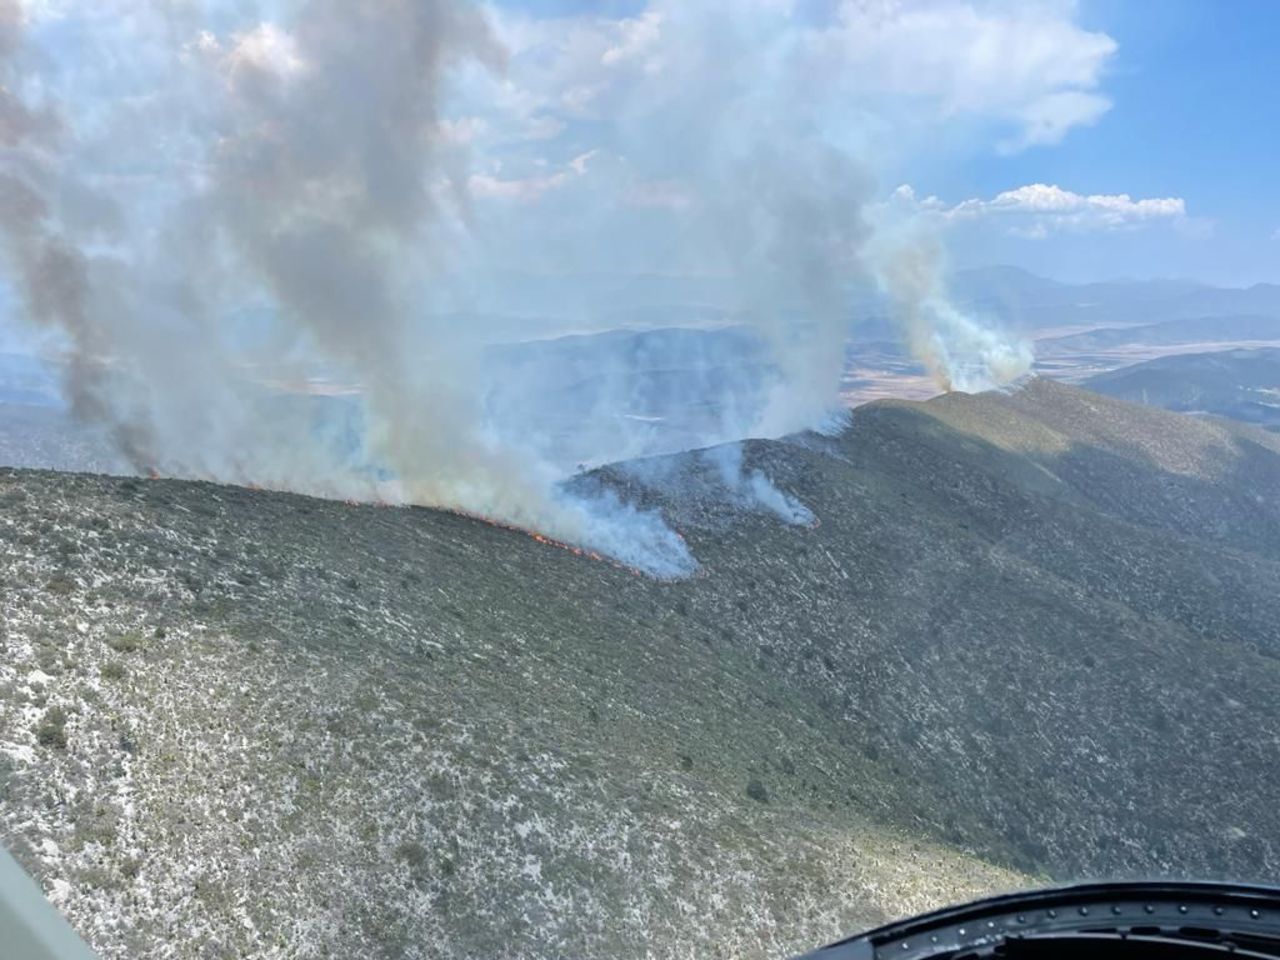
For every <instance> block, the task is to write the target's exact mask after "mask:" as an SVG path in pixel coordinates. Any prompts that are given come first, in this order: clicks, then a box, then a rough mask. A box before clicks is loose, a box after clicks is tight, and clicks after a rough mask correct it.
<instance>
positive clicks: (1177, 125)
mask: <svg viewBox="0 0 1280 960" xmlns="http://www.w3.org/2000/svg"><path fill="white" fill-rule="evenodd" d="M1079 21H1080V23H1081V24H1082V25H1084V26H1085V27H1086V28H1088V29H1091V30H1100V31H1103V32H1105V33H1107V34H1108V35H1109V36H1111V37H1112V38H1113V39H1114V40H1115V41H1116V43H1117V44H1118V50H1117V52H1116V54H1115V55H1114V57H1113V59H1112V61H1111V62H1110V63H1109V64H1108V65H1107V68H1106V69H1105V71H1104V75H1103V80H1102V90H1103V91H1104V92H1105V93H1106V95H1107V96H1108V97H1109V98H1110V99H1111V101H1112V107H1111V109H1110V110H1109V111H1108V112H1107V113H1105V114H1104V115H1103V116H1102V117H1101V118H1100V119H1099V120H1098V121H1097V122H1096V123H1095V124H1094V125H1092V126H1082V127H1077V128H1075V129H1073V130H1072V131H1071V132H1070V133H1069V134H1068V135H1067V136H1066V137H1065V138H1064V139H1063V141H1062V142H1061V143H1059V144H1056V145H1050V146H1042V147H1034V148H1030V149H1027V150H1025V151H1021V152H1018V153H1014V154H1009V155H1002V154H1000V153H999V152H996V151H989V150H987V151H979V152H976V153H974V154H972V155H971V156H968V157H967V158H965V159H964V160H963V161H962V162H957V163H947V164H942V165H935V166H933V167H932V168H931V169H930V171H929V174H928V176H927V178H925V179H926V180H927V182H921V183H917V184H916V186H917V189H920V188H923V189H925V190H928V191H929V192H935V193H938V194H940V195H942V196H948V197H959V196H985V195H991V194H993V193H996V192H998V191H1000V190H1004V189H1008V188H1009V187H1010V186H1012V185H1015V184H1020V183H1031V182H1044V183H1052V184H1058V185H1060V186H1062V187H1064V188H1066V189H1070V190H1073V191H1076V192H1079V193H1108V194H1111V193H1129V194H1131V195H1133V196H1135V197H1138V196H1143V197H1167V196H1174V197H1181V198H1183V199H1185V201H1186V207H1187V215H1188V217H1190V218H1192V220H1193V221H1196V223H1195V225H1194V226H1193V227H1192V228H1191V229H1169V228H1167V227H1161V228H1159V229H1144V230H1141V231H1138V232H1136V233H1128V232H1122V233H1117V234H1112V235H1098V234H1089V235H1082V236H1074V237H1065V238H1053V239H1052V240H1050V241H1048V242H1044V241H1041V242H1029V241H1021V242H1019V241H1017V240H1016V239H1011V238H988V242H986V243H984V244H982V245H981V246H980V247H979V248H978V249H976V250H972V251H969V252H968V254H966V260H967V261H969V262H982V261H984V260H989V259H997V260H1006V261H1011V262H1017V263H1022V264H1025V265H1027V266H1029V267H1030V268H1032V269H1034V270H1036V271H1038V272H1042V273H1046V274H1049V275H1054V276H1061V277H1063V278H1070V279H1096V278H1101V277H1107V276H1113V275H1119V274H1128V275H1134V276H1175V275H1176V276H1190V277H1198V278H1203V279H1208V280H1213V281H1219V282H1224V283H1230V284H1247V283H1251V282H1255V281H1260V280H1267V281H1272V282H1275V281H1280V239H1278V238H1277V231H1278V230H1280V185H1278V182H1277V178H1276V170H1277V159H1278V158H1280V60H1277V51H1280V4H1277V3H1274V2H1271V0H1232V2H1227V3H1219V2H1214V0H1160V2H1158V3H1152V2H1145V0H1129V2H1115V0H1105V2H1104V0H1095V2H1089V3H1085V4H1084V5H1083V6H1082V8H1081V10H1080V13H1079Z"/></svg>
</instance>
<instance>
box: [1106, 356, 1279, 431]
mask: <svg viewBox="0 0 1280 960" xmlns="http://www.w3.org/2000/svg"><path fill="white" fill-rule="evenodd" d="M1084 386H1085V387H1086V388H1087V389H1089V390H1093V391H1095V392H1097V393H1105V394H1106V395H1107V396H1109V397H1118V398H1119V399H1121V400H1128V401H1130V402H1131V403H1147V404H1151V405H1152V406H1155V407H1164V408H1165V409H1166V410H1177V411H1179V412H1180V413H1209V414H1214V415H1216V416H1220V417H1230V418H1231V419H1232V420H1240V421H1242V422H1244V423H1252V424H1254V425H1255V426H1259V427H1263V428H1265V429H1267V430H1280V348H1276V347H1260V348H1258V349H1255V350H1220V351H1217V352H1214V353H1189V354H1180V355H1178V356H1173V357H1160V358H1158V359H1156V360H1148V361H1147V362H1145V363H1137V364H1134V365H1133V366H1129V367H1122V368H1121V369H1119V370H1112V371H1109V372H1107V373H1104V374H1100V375H1099V376H1096V377H1091V378H1090V379H1089V380H1087V381H1085V383H1084Z"/></svg>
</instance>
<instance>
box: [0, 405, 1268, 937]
mask: <svg viewBox="0 0 1280 960" xmlns="http://www.w3.org/2000/svg"><path fill="white" fill-rule="evenodd" d="M746 460H747V464H748V468H749V469H761V470H763V471H764V472H765V473H766V474H767V475H768V476H769V477H770V478H771V479H772V480H773V481H774V482H775V483H776V484H777V485H778V486H779V487H780V488H782V489H783V490H785V491H787V492H789V493H791V494H794V495H795V496H797V497H799V498H800V499H801V500H802V501H804V503H806V504H807V505H808V506H809V507H810V508H811V509H812V510H813V511H814V513H815V514H816V515H817V517H818V519H819V524H818V525H817V526H816V527H797V526H787V525H784V524H782V523H781V522H779V521H777V520H776V519H774V518H773V517H772V516H771V515H770V514H768V513H766V512H752V511H750V510H744V509H743V508H742V507H741V506H740V505H737V506H735V505H733V504H731V503H730V501H729V500H728V499H727V498H725V497H722V496H719V495H717V493H716V490H715V489H714V485H713V484H708V482H707V481H706V476H705V470H704V469H703V466H702V465H701V461H700V460H699V459H698V458H696V457H690V456H681V457H673V458H666V459H665V460H660V461H646V462H644V463H642V464H633V465H628V466H625V467H620V468H611V469H609V470H606V471H603V472H601V473H598V474H595V475H592V476H588V477H585V478H583V479H582V480H581V481H580V482H582V483H587V484H594V483H604V484H609V485H613V486H615V487H618V488H620V489H623V490H625V491H626V492H627V493H628V494H629V495H630V496H632V497H634V498H637V499H640V500H642V501H644V502H647V503H650V504H651V505H653V506H661V507H664V508H665V509H667V511H668V513H669V516H670V517H671V519H672V521H673V522H674V523H675V525H676V526H677V527H678V528H679V529H681V530H682V532H683V533H684V535H685V536H686V537H687V539H688V541H689V543H690V545H691V547H692V549H693V551H694V553H695V554H696V556H697V557H698V558H699V560H700V562H701V564H702V567H701V570H700V572H699V573H698V574H697V575H696V576H694V577H693V578H691V579H689V580H685V581H681V582H675V583H660V582H656V581H653V580H648V579H644V578H640V577H637V576H634V575H632V574H630V573H628V572H627V571H625V570H621V569H618V568H616V567H613V566H611V565H609V564H606V563H601V562H596V561H591V560H588V559H585V558H582V557H578V556H575V555H573V554H571V553H569V552H567V551H564V550H560V549H557V548H555V547H549V546H546V545H543V544H540V543H537V542H535V541H534V540H533V539H531V538H529V537H526V536H524V535H523V534H520V533H516V532H513V531H509V530H504V529H501V528H497V527H491V526H488V525H486V524H484V523H482V522H479V521H475V520H470V519H466V518H463V517H458V516H453V515H449V514H443V513H439V512H435V511H428V510H416V509H415V510H401V509H389V508H378V507H368V506H365V507H352V506H347V505H344V504H340V503H331V502H323V501H315V500H309V499H306V498H302V497H296V496H290V495H280V494H271V493H264V492H253V491H246V490H239V489H234V488H225V487H214V486H210V485H202V484H189V483H178V482H168V481H142V480H123V481H122V480H119V479H106V478H97V477H87V476H71V475H55V474H49V473H35V472H12V473H8V474H5V475H4V476H3V478H2V479H0V503H2V504H3V507H2V511H3V512H2V513H0V577H2V578H3V594H2V596H3V604H4V609H3V614H4V618H5V638H4V650H3V657H2V658H0V685H2V686H0V749H2V750H3V753H4V756H5V757H7V760H0V823H2V824H3V840H4V842H6V843H7V844H8V845H9V846H10V847H11V848H12V849H13V850H14V852H15V853H16V854H17V855H18V856H19V858H20V859H21V860H22V861H23V862H24V863H25V864H26V865H27V866H28V867H29V868H31V869H32V870H33V871H34V872H35V873H36V874H37V875H38V876H39V877H40V879H41V880H42V881H43V882H44V884H45V887H46V889H48V890H51V891H53V892H54V894H55V896H57V897H58V898H60V900H61V902H62V904H63V906H64V908H65V909H66V910H67V912H68V913H69V914H70V915H71V916H72V918H73V919H74V921H75V922H76V923H77V925H78V926H79V928H80V929H81V930H82V931H84V932H85V933H86V934H87V935H88V936H89V937H90V939H91V940H92V941H93V942H94V943H95V945H97V946H98V947H99V948H100V949H102V950H103V952H104V953H106V954H107V955H109V956H125V955H135V954H136V955H143V956H180V957H187V956H204V955H215V956H216V955H219V954H218V951H219V950H221V951H223V952H225V953H227V954H229V955H231V954H236V953H239V952H243V951H248V952H250V953H254V954H266V955H271V952H272V950H277V951H279V952H285V947H284V944H291V945H295V946H297V945H301V944H306V945H309V946H310V947H312V948H315V949H317V950H318V949H321V948H323V949H327V950H328V951H330V952H332V953H334V954H337V955H379V952H381V953H383V954H385V955H391V956H398V955H401V954H407V955H411V956H412V955H421V956H441V957H452V956H458V957H461V956H620V957H629V956H645V955H654V956H688V957H707V956H726V957H728V956H776V955H779V954H785V953H786V951H788V950H798V949H800V948H801V947H803V946H806V945H811V944H813V943H815V942H817V941H820V940H822V939H823V938H829V937H832V936H834V935H835V934H836V933H837V932H838V931H839V930H840V929H843V928H852V927H857V926H859V925H862V924H866V923H869V922H872V921H874V920H875V919H877V918H879V917H882V916H884V915H885V914H887V913H888V914H897V913H904V912H909V911H912V910H917V909H920V908H923V907H925V906H928V905H931V904H935V903H939V902H942V901H946V900H954V899H962V898H965V897H969V896H972V895H974V894H976V893H978V892H981V891H985V890H992V889H998V888H1002V887H1007V886H1009V885H1013V884H1025V883H1029V882H1034V880H1033V877H1035V876H1037V875H1040V876H1052V877H1059V878H1065V877H1072V876H1077V875H1082V874H1088V875H1092V876H1098V875H1105V874H1113V873H1124V874H1134V873H1141V874H1148V873H1166V872H1167V873H1186V874H1191V875H1196V876H1206V875H1208V876H1226V875H1233V876H1237V877H1241V878H1250V879H1262V878H1267V877H1269V876H1273V875H1274V866H1275V864H1276V862H1277V857H1278V855H1280V812H1278V811H1277V810H1276V809H1275V808H1274V804H1273V803H1272V798H1273V797H1274V796H1275V795H1276V791H1277V787H1278V786H1280V784H1278V783H1277V780H1280V773H1277V771H1278V770H1280V766H1278V765H1277V760H1280V757H1278V756H1277V754H1278V753H1280V751H1278V750H1277V743H1280V722H1278V721H1277V707H1276V706H1275V705H1276V704H1277V703H1280V670H1278V669H1277V661H1276V657H1277V655H1280V589H1278V588H1280V503H1278V502H1277V497H1280V438H1277V437H1275V436H1272V435H1269V434H1266V433H1262V432H1256V431H1251V430H1249V429H1247V428H1243V427H1241V428H1236V427H1232V426H1228V425H1225V424H1222V423H1218V422H1208V421H1194V420H1190V419H1188V418H1184V417H1179V416H1177V415H1174V414H1167V413H1164V412H1163V411H1159V410H1153V409H1148V408H1140V407H1135V406H1129V405H1126V404H1123V403H1120V402H1117V401H1113V400H1108V399H1105V398H1102V397H1098V396H1095V395H1092V394H1086V393H1084V392H1082V391H1079V390H1075V389H1072V388H1068V387H1063V386H1059V385H1055V384H1051V383H1047V382H1043V381H1034V382H1033V383H1032V384H1030V385H1029V386H1028V387H1027V388H1025V389H1024V390H1022V391H1020V392H1019V393H1017V394H1015V395H1012V396H999V395H984V396H980V397H969V396H963V395H950V396H947V397H943V398H939V399H937V400H934V401H930V402H928V403H925V404H912V403H899V402H884V403H877V404H872V405H869V406H867V407H863V408H860V409H859V410H857V411H855V413H854V415H853V418H852V421H851V423H850V425H849V427H848V429H847V430H846V431H845V432H844V433H843V434H841V435H840V436H839V437H834V438H824V437H817V436H803V437H797V438H793V439H791V440H787V441H779V442H759V443H752V444H749V445H748V450H747V457H746Z"/></svg>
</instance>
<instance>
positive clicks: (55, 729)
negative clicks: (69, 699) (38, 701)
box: [36, 707, 67, 750]
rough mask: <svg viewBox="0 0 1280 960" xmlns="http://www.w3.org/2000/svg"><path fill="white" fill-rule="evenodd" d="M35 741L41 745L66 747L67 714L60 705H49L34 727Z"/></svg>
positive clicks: (59, 748) (58, 747) (57, 747)
mask: <svg viewBox="0 0 1280 960" xmlns="http://www.w3.org/2000/svg"><path fill="white" fill-rule="evenodd" d="M36 742H37V743H39V744H40V745H41V746H42V747H54V748H56V749H58V750H65V749H67V714H66V711H64V710H63V709H62V708H61V707H50V708H49V709H48V710H46V711H45V712H44V716H43V717H42V718H41V719H40V725H39V726H37V727H36Z"/></svg>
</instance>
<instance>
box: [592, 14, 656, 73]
mask: <svg viewBox="0 0 1280 960" xmlns="http://www.w3.org/2000/svg"><path fill="white" fill-rule="evenodd" d="M617 30H618V38H617V40H616V42H615V43H614V44H613V45H612V46H610V47H609V48H608V49H607V50H605V52H604V53H603V54H601V55H600V62H601V63H602V64H604V65H605V66H611V65H613V64H616V63H623V62H625V61H627V60H636V59H639V58H642V57H644V56H645V55H646V54H647V53H648V52H649V51H650V50H652V49H653V48H654V47H656V46H657V45H658V41H659V40H660V39H661V37H662V14H661V13H659V12H658V11H656V10H648V11H646V12H645V13H644V14H642V15H641V16H639V17H634V18H631V19H627V20H623V21H622V22H621V23H619V24H618V28H617Z"/></svg>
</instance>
